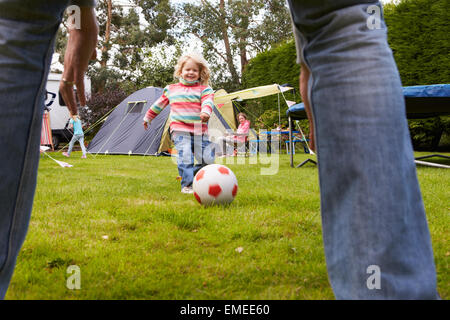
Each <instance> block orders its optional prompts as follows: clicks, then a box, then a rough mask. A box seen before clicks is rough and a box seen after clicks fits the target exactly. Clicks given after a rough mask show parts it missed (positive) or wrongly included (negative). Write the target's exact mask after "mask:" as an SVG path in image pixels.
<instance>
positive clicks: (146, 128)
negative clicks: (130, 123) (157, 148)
mask: <svg viewBox="0 0 450 320" xmlns="http://www.w3.org/2000/svg"><path fill="white" fill-rule="evenodd" d="M148 124H149V122H147V121H144V123H143V125H144V129H145V130H148Z"/></svg>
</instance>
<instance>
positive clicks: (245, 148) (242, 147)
mask: <svg viewBox="0 0 450 320" xmlns="http://www.w3.org/2000/svg"><path fill="white" fill-rule="evenodd" d="M235 135H236V136H244V137H245V139H244V143H242V142H237V141H235V142H234V155H235V156H240V155H243V156H248V155H249V152H250V144H249V139H248V136H249V134H248V133H235Z"/></svg>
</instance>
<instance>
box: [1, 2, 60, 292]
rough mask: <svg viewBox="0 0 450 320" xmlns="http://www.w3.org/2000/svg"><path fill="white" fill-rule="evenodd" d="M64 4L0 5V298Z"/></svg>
mask: <svg viewBox="0 0 450 320" xmlns="http://www.w3.org/2000/svg"><path fill="white" fill-rule="evenodd" d="M67 3H68V1H59V0H50V1H48V0H46V1H31V0H29V1H13V0H0V103H1V104H0V145H1V146H2V151H1V153H0V181H1V184H0V298H4V296H5V293H6V290H7V288H8V285H9V282H10V279H11V276H12V274H13V270H14V266H15V263H16V259H17V255H18V252H19V250H20V248H21V246H22V244H23V241H24V239H25V235H26V233H27V229H28V224H29V220H30V215H31V209H32V203H33V197H34V192H35V187H36V175H37V168H38V161H39V141H40V133H41V124H42V114H43V110H44V98H45V97H44V93H45V87H46V83H47V75H48V70H49V67H50V62H51V58H52V53H53V45H54V38H55V35H56V33H57V30H58V27H59V24H60V21H61V17H62V13H63V11H64V9H65V7H66V6H67Z"/></svg>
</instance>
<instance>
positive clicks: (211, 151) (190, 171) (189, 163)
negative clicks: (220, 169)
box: [172, 132, 215, 188]
mask: <svg viewBox="0 0 450 320" xmlns="http://www.w3.org/2000/svg"><path fill="white" fill-rule="evenodd" d="M172 139H173V142H174V144H175V148H176V149H177V152H178V155H177V166H178V173H179V175H180V176H181V188H183V187H189V186H192V182H193V181H194V176H195V174H196V173H197V172H198V171H199V170H200V169H201V168H203V167H204V166H206V165H208V164H212V163H214V159H215V147H214V144H213V143H211V142H210V141H209V138H208V135H206V134H204V135H191V134H189V133H187V132H173V133H172ZM194 158H195V160H197V164H195V160H194Z"/></svg>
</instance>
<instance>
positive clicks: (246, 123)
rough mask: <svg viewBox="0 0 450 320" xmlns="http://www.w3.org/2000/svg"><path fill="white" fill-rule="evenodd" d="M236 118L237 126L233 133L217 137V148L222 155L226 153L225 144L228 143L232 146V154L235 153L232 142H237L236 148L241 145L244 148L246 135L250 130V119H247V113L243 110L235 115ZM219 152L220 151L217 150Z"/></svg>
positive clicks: (239, 147)
mask: <svg viewBox="0 0 450 320" xmlns="http://www.w3.org/2000/svg"><path fill="white" fill-rule="evenodd" d="M237 119H238V121H239V127H238V128H237V130H236V133H235V134H228V135H226V136H224V137H219V138H218V139H217V143H218V144H219V147H220V148H219V150H221V151H222V156H225V155H227V146H226V144H228V145H229V146H230V147H231V148H232V150H233V151H232V154H234V153H235V151H237V150H234V144H235V143H237V145H238V149H241V148H242V147H244V148H245V145H244V144H245V141H246V138H247V137H248V132H249V130H250V120H248V118H247V115H246V114H245V113H243V112H240V113H239V114H238V115H237ZM219 153H220V151H219Z"/></svg>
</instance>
